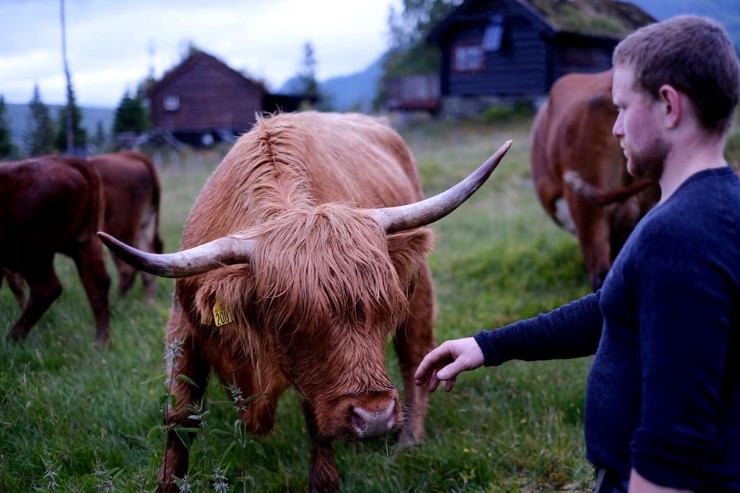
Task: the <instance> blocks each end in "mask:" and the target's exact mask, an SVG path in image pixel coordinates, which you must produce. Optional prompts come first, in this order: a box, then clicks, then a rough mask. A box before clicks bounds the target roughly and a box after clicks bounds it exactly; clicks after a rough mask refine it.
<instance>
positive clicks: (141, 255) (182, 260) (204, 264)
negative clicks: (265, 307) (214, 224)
mask: <svg viewBox="0 0 740 493" xmlns="http://www.w3.org/2000/svg"><path fill="white" fill-rule="evenodd" d="M98 237H99V238H100V240H101V241H102V242H103V243H105V245H106V246H107V247H108V248H110V250H111V251H112V252H113V253H114V254H115V255H116V256H117V257H118V258H120V259H121V260H123V261H124V262H126V263H127V264H130V265H132V266H134V267H136V268H137V269H139V270H143V271H144V272H148V273H150V274H155V275H157V276H161V277H188V276H194V275H196V274H202V273H204V272H208V271H210V270H213V269H215V268H217V267H222V266H224V265H233V264H243V263H246V262H247V261H248V260H249V259H250V257H251V256H252V254H253V253H254V248H255V246H256V244H257V242H256V241H255V240H245V239H239V238H236V237H234V236H224V237H222V238H218V239H216V240H213V241H211V242H208V243H204V244H202V245H198V246H196V247H193V248H189V249H187V250H182V251H180V252H176V253H162V254H156V253H148V252H143V251H141V250H137V249H136V248H134V247H131V246H129V245H126V244H125V243H123V242H121V241H119V240H117V239H115V238H114V237H112V236H111V235H109V234H107V233H103V232H102V231H100V232H98Z"/></svg>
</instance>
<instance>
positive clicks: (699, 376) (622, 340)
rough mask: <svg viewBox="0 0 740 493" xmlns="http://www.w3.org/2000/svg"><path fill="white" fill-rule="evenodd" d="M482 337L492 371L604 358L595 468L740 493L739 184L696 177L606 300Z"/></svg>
mask: <svg viewBox="0 0 740 493" xmlns="http://www.w3.org/2000/svg"><path fill="white" fill-rule="evenodd" d="M475 339H476V341H477V342H478V344H479V345H480V347H481V349H482V350H483V354H484V356H485V364H486V366H496V365H500V364H502V363H503V362H505V361H508V360H512V359H520V360H525V361H533V360H547V359H560V358H572V357H579V356H588V355H592V354H595V355H596V356H595V358H594V360H593V364H592V367H591V370H590V372H589V376H588V382H587V385H586V410H585V436H586V449H587V455H588V459H589V461H590V462H591V463H592V464H593V465H594V466H595V467H604V468H607V469H609V470H611V471H612V472H613V473H614V474H616V475H617V476H618V477H620V478H621V479H622V480H623V481H626V480H627V479H628V477H629V472H630V469H631V468H635V469H636V470H637V471H638V472H639V473H640V474H641V475H642V476H643V477H645V478H647V479H648V480H650V481H652V482H654V483H656V484H659V485H663V486H669V487H674V488H688V489H692V490H694V491H707V492H710V491H711V492H714V491H740V180H738V178H737V177H736V176H735V175H734V173H733V172H732V170H730V169H729V168H720V169H712V170H707V171H702V172H700V173H697V174H695V175H693V176H692V177H691V178H689V179H688V180H687V181H686V182H684V183H683V184H682V185H681V186H680V187H679V189H678V190H676V192H675V193H674V194H673V195H672V196H671V197H670V198H669V199H668V200H666V202H664V203H662V204H660V205H658V206H656V207H655V208H654V209H653V210H652V211H650V212H649V213H648V214H647V215H646V216H645V217H644V218H643V219H642V221H640V223H639V224H638V226H637V227H636V228H635V230H634V232H633V233H632V234H631V235H630V237H629V239H628V241H627V244H626V245H625V247H624V248H623V249H622V251H621V252H620V254H619V255H618V256H617V259H616V260H615V263H614V265H613V267H612V269H611V270H610V272H609V274H608V276H607V278H606V280H605V281H604V285H603V287H602V289H601V290H599V291H597V292H596V293H594V294H590V295H588V296H586V297H584V298H581V299H580V300H578V301H575V302H573V303H570V304H567V305H564V306H562V307H560V308H558V309H556V310H554V311H552V312H549V313H546V314H542V315H539V316H537V317H534V318H532V319H528V320H523V321H520V322H516V323H514V324H511V325H508V326H506V327H502V328H500V329H498V330H493V331H483V332H480V333H479V334H477V335H476V336H475Z"/></svg>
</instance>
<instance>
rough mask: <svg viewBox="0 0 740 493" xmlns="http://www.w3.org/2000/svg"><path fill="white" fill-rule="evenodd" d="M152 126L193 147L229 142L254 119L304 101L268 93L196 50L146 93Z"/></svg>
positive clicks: (246, 78)
mask: <svg viewBox="0 0 740 493" xmlns="http://www.w3.org/2000/svg"><path fill="white" fill-rule="evenodd" d="M147 99H148V100H149V109H150V114H151V119H152V128H153V129H154V132H155V133H159V134H166V135H170V136H173V137H175V138H176V139H177V140H179V141H182V142H185V143H187V144H190V145H194V146H209V145H211V144H213V143H215V142H219V141H231V140H233V139H234V137H235V136H238V135H240V134H242V133H244V132H246V131H248V130H249V129H250V128H251V127H252V124H254V122H255V119H256V118H255V115H256V114H257V113H262V112H274V111H277V110H284V111H295V110H296V109H297V108H298V106H299V104H300V102H301V100H302V98H300V97H296V96H287V95H280V94H270V93H268V92H267V90H266V89H265V87H264V85H263V84H262V83H261V82H258V81H255V80H252V79H250V78H248V77H246V76H245V75H243V74H242V73H240V72H238V71H236V70H234V69H232V68H231V67H229V66H228V65H226V64H225V63H224V62H222V61H221V60H219V59H218V58H216V57H214V56H212V55H209V54H208V53H205V52H203V51H197V50H196V51H193V52H192V53H191V54H190V55H189V56H188V57H187V58H186V59H185V60H183V61H182V62H181V63H180V64H179V65H177V66H176V67H174V68H172V69H171V70H169V71H168V72H167V73H165V74H164V76H162V78H161V79H160V80H159V81H156V82H155V83H154V84H152V85H151V86H150V87H149V88H148V90H147Z"/></svg>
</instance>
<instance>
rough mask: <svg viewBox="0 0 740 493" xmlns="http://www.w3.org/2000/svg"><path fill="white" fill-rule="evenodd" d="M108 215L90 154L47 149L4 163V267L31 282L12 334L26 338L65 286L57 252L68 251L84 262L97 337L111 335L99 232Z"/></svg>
mask: <svg viewBox="0 0 740 493" xmlns="http://www.w3.org/2000/svg"><path fill="white" fill-rule="evenodd" d="M102 220H103V190H102V186H101V184H100V177H99V175H98V173H97V172H96V171H95V169H94V168H93V167H92V166H91V165H90V164H89V163H87V162H86V161H83V160H80V159H68V158H60V157H56V156H46V157H41V158H36V159H29V160H26V161H15V162H8V163H4V164H2V165H0V268H2V271H3V273H7V272H8V271H9V272H10V273H11V274H12V276H13V278H16V279H18V278H19V277H18V276H20V277H22V278H23V279H25V280H26V282H27V283H28V285H29V287H30V295H29V298H28V302H27V303H26V305H25V307H24V309H23V313H22V314H21V317H20V318H19V319H18V321H17V322H16V323H15V324H14V325H13V327H11V329H10V331H9V333H8V337H9V338H11V339H14V340H19V339H24V338H25V337H26V336H27V335H28V332H29V330H31V328H32V327H33V325H34V324H35V323H36V322H37V321H38V319H39V318H40V317H41V315H43V314H44V312H46V310H47V309H48V308H49V306H51V304H52V303H53V302H54V300H55V299H57V298H58V297H59V295H60V294H61V292H62V286H61V284H60V282H59V279H58V278H57V276H56V274H55V273H54V255H55V254H56V253H62V254H64V255H67V256H69V257H71V258H72V260H73V261H74V262H75V265H76V266H77V270H78V272H79V275H80V279H81V280H82V284H83V286H84V288H85V292H86V293H87V297H88V299H89V301H90V305H91V307H92V310H93V313H94V315H95V324H96V339H97V341H98V343H100V344H107V343H108V340H109V336H108V290H109V287H110V278H109V277H108V273H107V271H106V269H105V263H104V261H103V251H102V246H101V244H100V242H99V241H98V239H97V238H96V236H95V233H96V232H97V231H98V230H99V229H100V227H101V226H102ZM16 282H20V281H16Z"/></svg>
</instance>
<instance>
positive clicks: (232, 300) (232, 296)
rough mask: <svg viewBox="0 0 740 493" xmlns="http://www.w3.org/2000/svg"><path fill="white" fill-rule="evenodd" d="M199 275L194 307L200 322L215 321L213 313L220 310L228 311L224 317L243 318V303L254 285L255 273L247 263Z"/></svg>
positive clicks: (244, 320)
mask: <svg viewBox="0 0 740 493" xmlns="http://www.w3.org/2000/svg"><path fill="white" fill-rule="evenodd" d="M199 277H200V278H201V279H200V282H199V285H200V287H199V288H198V290H197V292H196V294H195V309H196V310H197V313H198V315H199V316H200V323H201V324H203V325H217V321H216V320H214V317H215V315H214V313H216V312H219V311H221V312H222V313H227V314H228V315H229V317H227V318H231V319H233V320H235V321H238V322H241V323H245V322H246V320H247V314H246V311H245V307H246V306H247V305H248V303H249V302H248V300H251V299H252V291H253V289H254V275H253V274H252V270H251V269H250V268H248V267H247V265H246V264H240V265H229V266H225V267H221V268H219V269H214V270H212V271H210V272H207V273H205V274H203V275H202V276H199Z"/></svg>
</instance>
